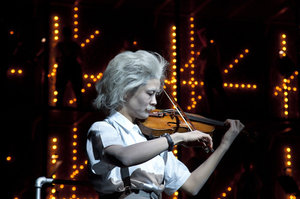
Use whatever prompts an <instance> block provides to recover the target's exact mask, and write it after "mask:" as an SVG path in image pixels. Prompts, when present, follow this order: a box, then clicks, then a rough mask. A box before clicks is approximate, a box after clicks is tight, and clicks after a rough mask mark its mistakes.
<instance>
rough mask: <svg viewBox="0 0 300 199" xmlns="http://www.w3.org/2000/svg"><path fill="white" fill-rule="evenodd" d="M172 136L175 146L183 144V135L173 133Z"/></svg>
mask: <svg viewBox="0 0 300 199" xmlns="http://www.w3.org/2000/svg"><path fill="white" fill-rule="evenodd" d="M170 136H171V138H172V140H173V142H174V145H178V144H181V143H182V142H183V139H182V136H181V133H173V134H171V135H170Z"/></svg>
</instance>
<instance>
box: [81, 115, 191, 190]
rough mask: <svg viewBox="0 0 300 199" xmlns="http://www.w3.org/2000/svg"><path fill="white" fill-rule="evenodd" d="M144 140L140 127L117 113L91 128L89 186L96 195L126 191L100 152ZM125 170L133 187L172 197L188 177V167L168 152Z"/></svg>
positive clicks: (116, 172) (88, 146)
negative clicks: (113, 146) (127, 170)
mask: <svg viewBox="0 0 300 199" xmlns="http://www.w3.org/2000/svg"><path fill="white" fill-rule="evenodd" d="M145 141H147V139H146V138H145V136H144V135H143V134H142V133H141V131H140V129H139V127H138V126H137V125H135V124H133V123H132V122H130V121H129V120H128V119H127V118H126V117H125V116H123V115H122V114H121V113H119V112H115V113H113V114H112V115H110V116H109V117H108V118H106V119H105V120H104V121H100V122H95V123H94V124H93V125H92V126H91V127H90V129H89V131H88V138H87V143H86V149H87V155H88V159H89V164H90V169H91V171H92V183H93V185H94V187H95V189H96V191H97V192H99V193H101V194H110V193H114V192H122V191H124V190H125V189H124V183H123V181H122V177H121V173H120V167H117V166H115V165H112V164H109V163H107V162H105V160H103V149H104V148H105V147H107V146H110V145H122V146H128V145H132V144H135V143H139V142H145ZM128 169H129V174H130V180H131V187H132V188H134V189H143V190H144V191H154V192H156V193H157V194H160V193H161V192H163V191H164V192H165V193H166V194H168V195H171V194H173V193H174V192H175V191H177V190H178V189H179V188H180V187H181V186H182V185H183V184H184V182H185V181H186V180H187V179H188V177H189V176H190V172H189V170H188V168H187V167H186V166H185V165H184V164H183V163H182V162H180V161H179V160H178V159H177V158H176V157H175V156H174V155H173V153H172V152H168V151H164V152H162V153H161V154H160V155H158V156H156V157H154V158H152V159H150V160H148V161H146V162H144V163H142V164H139V165H136V166H131V167H128Z"/></svg>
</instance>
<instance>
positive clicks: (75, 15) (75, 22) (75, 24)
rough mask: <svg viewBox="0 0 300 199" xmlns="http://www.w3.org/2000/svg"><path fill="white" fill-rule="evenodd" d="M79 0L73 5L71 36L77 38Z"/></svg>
mask: <svg viewBox="0 0 300 199" xmlns="http://www.w3.org/2000/svg"><path fill="white" fill-rule="evenodd" d="M78 5H79V1H78V0H76V1H75V2H74V6H73V38H74V39H78V37H79V21H78V19H79V6H78Z"/></svg>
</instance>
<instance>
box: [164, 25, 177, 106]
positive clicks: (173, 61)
mask: <svg viewBox="0 0 300 199" xmlns="http://www.w3.org/2000/svg"><path fill="white" fill-rule="evenodd" d="M170 39H171V53H170V55H171V61H170V63H171V71H170V74H171V76H170V80H167V79H166V80H165V85H164V89H166V88H167V86H169V89H170V90H171V94H172V96H173V98H174V99H175V101H177V92H176V89H177V85H176V83H177V72H176V69H177V59H176V56H177V52H176V49H177V46H176V42H177V40H176V26H172V27H171V34H170Z"/></svg>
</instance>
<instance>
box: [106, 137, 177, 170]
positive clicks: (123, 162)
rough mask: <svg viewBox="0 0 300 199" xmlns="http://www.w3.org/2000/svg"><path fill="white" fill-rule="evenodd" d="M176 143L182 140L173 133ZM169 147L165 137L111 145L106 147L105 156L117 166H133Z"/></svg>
mask: <svg viewBox="0 0 300 199" xmlns="http://www.w3.org/2000/svg"><path fill="white" fill-rule="evenodd" d="M171 137H172V140H173V141H174V144H177V143H179V142H180V140H179V137H177V136H176V135H175V134H172V135H171ZM168 147H169V144H168V141H167V139H166V138H165V137H160V138H157V139H153V140H149V141H145V142H141V143H137V144H133V145H129V146H126V147H123V146H109V147H107V148H106V149H105V151H104V152H105V156H106V159H107V160H110V161H112V162H113V163H114V164H116V165H117V166H126V167H128V166H133V165H137V164H141V163H143V162H146V161H148V160H150V159H152V158H153V157H155V156H157V155H159V154H160V153H161V152H163V151H166V150H167V149H168Z"/></svg>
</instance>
